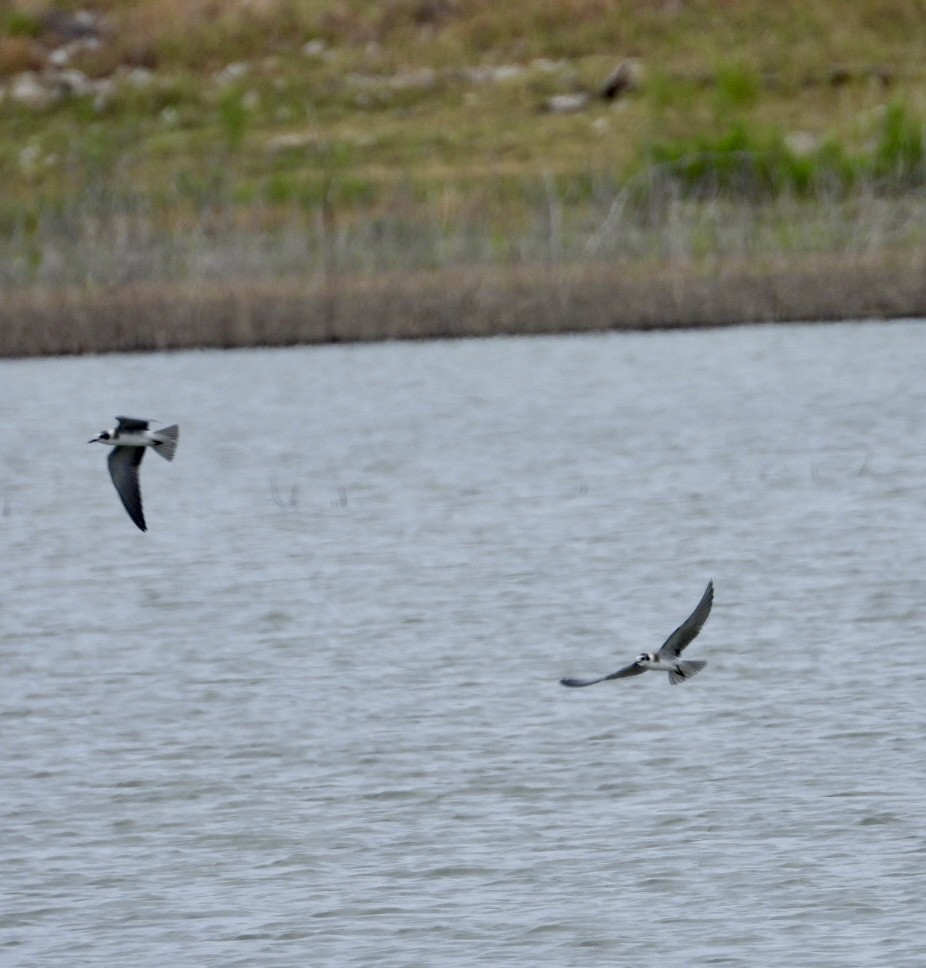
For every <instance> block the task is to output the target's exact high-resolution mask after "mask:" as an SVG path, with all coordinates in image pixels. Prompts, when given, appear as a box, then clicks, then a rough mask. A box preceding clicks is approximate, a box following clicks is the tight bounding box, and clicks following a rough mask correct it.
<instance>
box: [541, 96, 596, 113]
mask: <svg viewBox="0 0 926 968" xmlns="http://www.w3.org/2000/svg"><path fill="white" fill-rule="evenodd" d="M590 100H591V98H590V97H589V96H588V94H586V93H585V92H584V91H581V92H579V93H578V94H556V95H554V96H553V97H551V98H549V100H548V101H547V102H546V104H545V105H544V108H545V109H546V110H547V111H549V112H550V113H551V114H574V113H575V112H576V111H584V110H585V108H587V107H588V102H589V101H590Z"/></svg>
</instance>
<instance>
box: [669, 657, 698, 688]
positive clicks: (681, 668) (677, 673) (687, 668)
mask: <svg viewBox="0 0 926 968" xmlns="http://www.w3.org/2000/svg"><path fill="white" fill-rule="evenodd" d="M706 665H707V662H705V661H704V660H703V659H688V660H686V661H685V662H676V663H675V668H674V669H671V670H669V682H671V683H672V685H673V686H674V685H676V683H679V682H684V681H685V680H686V679H690V678H691V677H692V676H696V675H697V674H698V673H699V672H700V671H701V670H702V669H703V668H704V667H705V666H706Z"/></svg>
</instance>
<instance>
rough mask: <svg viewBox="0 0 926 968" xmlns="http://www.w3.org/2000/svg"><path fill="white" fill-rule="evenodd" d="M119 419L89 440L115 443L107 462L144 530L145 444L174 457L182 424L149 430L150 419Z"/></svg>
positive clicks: (166, 457)
mask: <svg viewBox="0 0 926 968" xmlns="http://www.w3.org/2000/svg"><path fill="white" fill-rule="evenodd" d="M116 420H117V421H118V422H117V424H116V426H115V427H113V429H112V430H104V431H103V432H102V433H99V434H97V435H96V437H94V438H93V440H88V441H87V443H89V444H96V443H99V444H109V446H110V447H112V452H111V453H110V455H109V460H108V462H107V463H108V464H109V476H110V477H111V478H112V479H113V484H115V485H116V493H117V494H118V495H119V498H120V500H121V501H122V504H123V506H124V507H125V509H126V511H128V512H129V517H130V518H131V519H132V520H133V521H134V522H135V524H137V525H138V527H139V528H141V530H142V531H147V530H148V527H147V525H146V524H145V515H144V512H143V511H142V507H141V491H140V490H139V488H138V468H139V465H140V464H141V461H142V458H143V457H144V456H145V448H146V447H152V448H154V452H155V453H156V454H160V455H161V457H163V458H164V460H173V459H174V453H175V452H176V450H177V438H178V437H179V435H180V428H179V427H177V426H176V424H175V425H174V426H172V427H164V428H163V429H161V430H149V429H148V426H149V424H150V423H151V421H150V420H137V419H135V418H134V417H116Z"/></svg>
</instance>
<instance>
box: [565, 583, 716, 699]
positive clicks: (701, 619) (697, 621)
mask: <svg viewBox="0 0 926 968" xmlns="http://www.w3.org/2000/svg"><path fill="white" fill-rule="evenodd" d="M713 604H714V582H713V581H709V582H708V583H707V588H706V589H705V590H704V594H703V595H702V596H701V601H700V602H698V604H697V606H696V607H695V610H694V611H693V612H692V613H691V615H689V616H688V618H686V619H685V621H684V622H682V624H681V625H679V627H678V628H677V629H676V630H675V631H674V632H673V633H672V634H671V635H670V636H669V637H668V638H667V639H666V640H665V642H664V643H663V645H662V648H661V649H660V650H659V651H658V652H656V653H653V652H641V653H640V654H639V655H638V656H637V657H636V659H634V661H633V662H631V663H630V665H626V666H624V668H623V669H618V670H617V672H612V673H611V675H609V676H601V677H600V678H598V679H560V682H561V683H562V684H563V685H564V686H576V687H577V686H593V685H595V683H596V682H606V681H607V680H608V679H627V678H628V677H629V676H638V675H640V673H641V672H646V671H647V670H648V669H653V670H655V671H656V672H668V673H669V682H670V683H672V685H673V686H674V685H676V683H679V682H684V681H685V680H686V679H690V678H691V677H692V676H696V675H697V674H698V673H699V672H700V671H701V670H702V669H703V668H704V667H705V666H706V665H707V662H705V661H703V660H702V659H689V660H682V659H680V658H679V656H680V655H681V654H682V651H683V650H684V648H685V646H687V645H688V644H689V643H690V642H691V641H692V640H693V639H694V638H695V636H696V635H697V634H698V632H700V631H701V626H703V625H704V623H705V622H706V621H707V617H708V615H710V614H711V605H713Z"/></svg>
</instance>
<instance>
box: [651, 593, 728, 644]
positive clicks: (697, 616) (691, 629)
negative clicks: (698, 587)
mask: <svg viewBox="0 0 926 968" xmlns="http://www.w3.org/2000/svg"><path fill="white" fill-rule="evenodd" d="M713 604H714V582H713V581H709V582H708V583H707V588H706V589H705V590H704V594H703V595H702V596H701V601H700V602H698V604H697V607H696V608H695V610H694V611H693V612H692V613H691V615H689V616H688V618H686V619H685V621H684V622H682V624H681V625H679V627H678V628H677V629H676V630H675V631H674V632H673V633H672V634H671V635H670V636H669V637H668V638H667V639H666V640H665V642H664V643H663V645H662V648H661V649H660V650H659V653H658V654H659V658H660V659H674V658H676V657H677V656H679V655H681V653H682V650H683V649H684V648H685V646H686V645H688V643H689V642H691V641H692V639H694V637H695V636H696V635H697V634H698V632H700V631H701V626H702V625H704V623H705V622H706V621H707V616H708V615H710V614H711V605H713Z"/></svg>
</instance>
